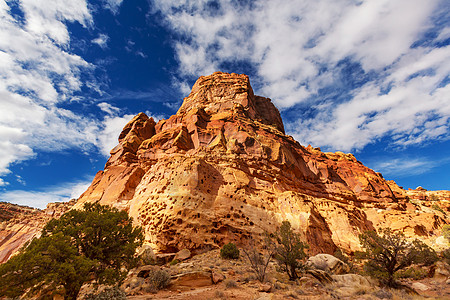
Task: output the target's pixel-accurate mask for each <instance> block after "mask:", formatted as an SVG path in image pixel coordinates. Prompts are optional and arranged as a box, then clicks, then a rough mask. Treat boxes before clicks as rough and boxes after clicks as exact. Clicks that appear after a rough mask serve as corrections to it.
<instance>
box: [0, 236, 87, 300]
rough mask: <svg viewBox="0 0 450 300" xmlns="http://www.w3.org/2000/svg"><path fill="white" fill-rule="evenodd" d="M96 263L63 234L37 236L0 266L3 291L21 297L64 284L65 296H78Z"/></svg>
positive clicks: (0, 282) (0, 288) (0, 284)
mask: <svg viewBox="0 0 450 300" xmlns="http://www.w3.org/2000/svg"><path fill="white" fill-rule="evenodd" d="M94 265H95V261H93V260H91V259H88V258H86V257H85V256H83V255H80V254H79V253H78V251H77V249H76V248H75V247H74V246H73V245H72V242H71V239H70V238H69V237H67V236H64V235H63V234H62V233H57V234H54V235H52V236H44V237H41V238H39V239H34V240H33V241H31V243H30V244H29V245H28V247H26V248H25V249H24V250H23V251H22V252H21V253H20V254H18V255H16V256H13V257H12V258H11V259H10V260H9V261H8V262H6V263H4V264H2V265H0V294H1V295H5V296H9V297H18V296H21V295H23V294H24V293H25V292H27V294H28V295H32V294H33V293H34V292H37V291H40V290H42V289H43V288H44V287H46V286H49V285H50V289H51V290H54V289H55V287H56V286H59V285H63V286H64V288H65V293H66V295H65V296H66V298H68V299H75V298H76V296H77V294H78V291H79V290H80V288H81V286H82V284H83V283H84V282H85V281H86V278H88V275H89V272H90V270H91V269H92V268H93V266H94ZM52 287H53V288H52Z"/></svg>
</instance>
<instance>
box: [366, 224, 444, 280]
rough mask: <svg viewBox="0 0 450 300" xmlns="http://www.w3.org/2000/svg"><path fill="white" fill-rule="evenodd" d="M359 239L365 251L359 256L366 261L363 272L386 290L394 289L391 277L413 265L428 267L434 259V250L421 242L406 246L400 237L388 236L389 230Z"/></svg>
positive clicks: (408, 243)
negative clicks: (377, 281)
mask: <svg viewBox="0 0 450 300" xmlns="http://www.w3.org/2000/svg"><path fill="white" fill-rule="evenodd" d="M359 239H360V242H361V245H362V247H363V248H364V249H365V251H364V252H361V253H360V255H361V257H362V258H366V259H367V261H366V263H365V264H364V270H365V271H366V272H367V273H368V274H369V275H370V276H372V277H375V278H377V279H379V280H380V281H381V282H382V283H384V284H386V285H387V286H390V287H396V286H397V282H396V281H395V274H396V273H397V272H398V271H400V270H402V269H405V268H407V267H409V266H411V265H412V264H414V263H417V264H425V265H428V264H432V263H433V262H435V261H436V259H437V255H436V253H435V252H434V250H432V249H431V248H430V247H428V246H427V245H426V244H424V243H423V242H421V241H419V240H415V241H413V242H412V243H411V242H408V241H407V240H406V239H405V236H404V235H403V234H401V233H395V232H392V231H391V230H390V229H389V228H384V229H382V230H380V235H378V234H377V233H376V232H375V231H366V232H365V233H363V234H361V235H360V236H359Z"/></svg>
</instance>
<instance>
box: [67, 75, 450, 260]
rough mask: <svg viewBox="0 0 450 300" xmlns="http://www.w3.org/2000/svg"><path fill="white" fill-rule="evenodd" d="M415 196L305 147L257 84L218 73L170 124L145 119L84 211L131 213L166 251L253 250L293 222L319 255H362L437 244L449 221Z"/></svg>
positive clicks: (135, 125) (115, 154)
mask: <svg viewBox="0 0 450 300" xmlns="http://www.w3.org/2000/svg"><path fill="white" fill-rule="evenodd" d="M416 196H417V195H415V194H414V195H413V193H412V192H406V191H404V190H403V189H402V188H400V187H399V186H397V185H396V184H395V182H393V181H386V180H385V179H383V177H382V175H381V174H379V173H376V172H374V171H373V170H371V169H369V168H367V167H365V166H364V165H363V164H362V163H361V162H359V161H358V160H357V159H356V158H355V157H354V156H353V155H352V154H345V153H342V152H336V153H324V152H322V151H321V150H320V149H318V148H313V147H311V146H308V147H303V146H302V145H300V144H299V143H298V142H296V141H295V140H294V139H293V138H292V137H291V136H288V135H286V134H285V132H284V126H283V122H282V120H281V117H280V114H279V112H278V110H277V109H276V107H275V106H274V105H273V104H272V102H271V100H270V99H268V98H264V97H260V96H256V95H254V93H253V90H252V88H251V86H250V82H249V78H248V76H246V75H237V74H226V73H220V72H217V73H214V74H212V75H210V76H202V77H200V78H199V79H198V80H197V82H196V83H195V85H194V86H193V88H192V91H191V93H190V94H189V96H188V97H186V98H185V99H184V102H183V104H182V106H181V107H180V109H179V110H178V112H177V113H176V114H175V115H173V116H171V117H170V118H169V119H167V120H161V121H159V122H158V123H155V121H154V120H153V119H152V118H148V117H147V116H146V115H145V114H143V113H140V114H138V115H137V116H135V117H134V118H133V119H132V120H131V121H130V122H129V123H128V124H127V125H126V126H125V127H124V129H123V131H122V133H121V134H120V136H119V144H118V145H117V146H116V147H115V148H114V149H112V150H111V157H110V159H109V160H108V162H107V163H106V166H105V169H104V170H103V171H100V172H98V173H97V175H96V176H95V178H94V180H93V182H92V184H91V186H90V187H89V188H88V190H87V191H86V192H85V193H84V194H83V195H82V196H81V197H80V199H79V200H78V202H77V204H76V205H75V207H81V206H82V205H83V203H84V202H95V201H99V202H100V203H101V204H108V205H113V206H116V207H118V208H120V209H125V210H127V211H128V212H129V214H130V215H131V216H132V217H133V218H134V220H135V222H136V223H137V224H139V225H141V226H142V227H143V228H144V230H145V233H146V239H147V240H148V241H149V242H151V243H152V244H153V245H154V246H155V247H156V250H158V251H160V252H167V251H170V252H175V251H178V250H180V249H183V248H187V249H190V250H193V251H196V250H200V249H207V248H215V247H219V246H221V245H223V244H224V243H225V242H228V241H234V242H237V243H244V242H245V240H246V239H249V238H251V237H252V236H257V235H258V234H260V233H262V232H263V231H273V230H274V229H275V228H276V226H278V225H279V223H280V221H282V220H289V221H290V222H291V224H292V225H293V227H294V228H296V229H298V230H299V231H300V232H301V233H302V235H303V237H304V239H305V240H306V241H307V242H308V243H309V244H310V245H311V252H312V254H314V253H319V252H326V253H333V252H334V251H335V249H336V248H337V247H339V248H342V249H344V250H346V251H347V252H351V251H354V250H357V249H358V248H359V240H358V235H359V233H361V232H362V231H364V230H368V229H374V228H379V227H386V226H389V227H391V228H394V229H396V230H399V231H403V232H404V233H405V234H406V235H407V236H415V235H418V236H421V237H422V238H424V239H432V238H433V237H435V236H436V235H438V234H439V230H440V228H441V227H442V225H443V224H445V223H447V222H448V218H447V216H446V215H445V214H444V213H442V212H440V211H436V210H433V209H429V210H428V209H424V210H423V209H422V208H420V207H422V206H420V205H419V204H413V203H410V198H415V197H416ZM422 196H423V195H422ZM422 196H417V197H419V198H420V197H422ZM444 198H445V199H444ZM419 200H420V199H418V201H419ZM422 200H423V199H422ZM441 200H446V201H440V202H439V203H440V204H439V205H441V206H442V209H443V210H444V211H447V212H448V200H450V193H443V194H442V195H441Z"/></svg>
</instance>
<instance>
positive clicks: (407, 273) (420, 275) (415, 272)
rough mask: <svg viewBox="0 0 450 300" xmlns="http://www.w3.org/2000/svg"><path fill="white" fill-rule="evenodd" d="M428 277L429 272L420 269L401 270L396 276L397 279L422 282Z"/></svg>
mask: <svg viewBox="0 0 450 300" xmlns="http://www.w3.org/2000/svg"><path fill="white" fill-rule="evenodd" d="M427 276H428V271H427V270H425V269H423V268H419V267H412V268H408V269H406V270H400V271H398V272H397V273H396V274H395V278H411V279H414V280H421V279H424V278H426V277H427Z"/></svg>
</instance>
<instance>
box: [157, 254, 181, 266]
mask: <svg viewBox="0 0 450 300" xmlns="http://www.w3.org/2000/svg"><path fill="white" fill-rule="evenodd" d="M175 255H177V254H176V253H163V254H157V255H156V262H157V263H158V264H159V265H163V264H166V263H168V262H171V261H172V260H173V259H174V257H175Z"/></svg>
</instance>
